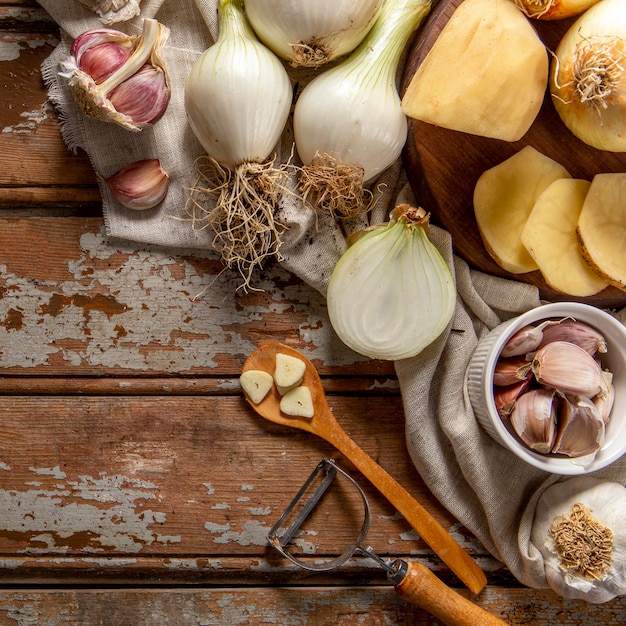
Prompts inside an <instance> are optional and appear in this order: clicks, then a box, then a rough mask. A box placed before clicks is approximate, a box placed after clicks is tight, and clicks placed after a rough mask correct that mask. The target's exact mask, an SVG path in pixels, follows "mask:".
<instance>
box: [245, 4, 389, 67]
mask: <svg viewBox="0 0 626 626" xmlns="http://www.w3.org/2000/svg"><path fill="white" fill-rule="evenodd" d="M382 4H383V0H246V1H245V7H246V14H247V15H248V19H249V20H250V23H251V24H252V27H253V29H254V30H255V32H256V34H257V35H258V37H259V39H260V40H261V41H262V42H263V43H264V44H265V45H266V46H267V47H268V48H270V49H271V50H273V51H274V52H275V53H276V54H278V55H279V56H280V57H282V58H283V59H286V60H288V61H291V63H292V64H293V65H294V66H296V67H297V66H306V67H318V66H319V65H323V64H324V63H328V62H329V61H333V60H334V59H337V58H338V57H340V56H342V55H344V54H347V53H348V52H352V50H354V48H356V47H357V46H358V45H359V43H361V41H362V39H363V38H364V37H365V35H366V34H367V31H368V30H369V29H370V28H371V26H372V24H373V22H374V20H375V18H376V15H377V14H378V11H379V9H380V7H381V6H382ZM307 47H308V49H309V50H310V52H311V53H312V54H311V56H310V57H307V56H306V55H305V54H300V52H301V51H302V52H304V48H307Z"/></svg>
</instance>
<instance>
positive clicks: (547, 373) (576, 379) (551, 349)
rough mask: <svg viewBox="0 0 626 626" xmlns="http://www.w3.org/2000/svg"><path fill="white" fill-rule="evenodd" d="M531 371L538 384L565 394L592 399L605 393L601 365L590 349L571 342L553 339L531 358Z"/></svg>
mask: <svg viewBox="0 0 626 626" xmlns="http://www.w3.org/2000/svg"><path fill="white" fill-rule="evenodd" d="M532 371H533V373H534V375H535V378H536V379H537V381H538V382H539V384H541V385H545V386H547V387H554V388H556V389H558V390H559V391H561V392H562V393H569V394H574V395H580V396H587V397H588V398H593V397H594V396H595V395H597V394H599V393H601V392H606V381H605V380H604V376H603V374H602V369H601V367H600V365H599V364H598V363H597V362H596V360H595V359H594V358H593V357H592V356H591V355H590V354H589V353H588V352H586V351H585V350H583V349H582V348H581V347H579V346H577V345H575V344H573V343H570V342H568V341H552V342H550V343H547V344H546V345H545V346H543V347H541V348H539V350H537V352H536V353H535V355H534V358H533V360H532Z"/></svg>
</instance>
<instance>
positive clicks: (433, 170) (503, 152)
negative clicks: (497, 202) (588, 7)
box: [401, 0, 626, 307]
mask: <svg viewBox="0 0 626 626" xmlns="http://www.w3.org/2000/svg"><path fill="white" fill-rule="evenodd" d="M462 1H463V0H439V3H438V4H437V5H436V6H435V8H434V9H433V11H432V12H431V15H430V16H429V18H428V20H427V21H426V23H425V24H424V27H423V28H422V29H421V31H420V32H419V33H418V35H417V38H416V39H415V41H414V43H413V45H412V48H411V50H410V51H409V55H408V58H407V62H406V65H405V70H404V76H403V80H402V85H401V93H404V91H405V89H406V87H407V85H408V83H409V81H410V80H411V77H412V76H413V74H414V73H415V71H416V69H417V68H418V67H419V65H420V63H421V62H422V61H423V59H424V58H425V56H426V54H427V53H428V51H429V50H430V49H431V47H432V45H433V43H434V42H435V40H436V39H437V37H438V35H439V33H440V32H441V30H442V28H443V27H444V25H445V24H446V22H447V21H448V19H449V18H450V16H451V15H452V13H454V10H455V9H456V8H457V7H458V5H459V4H461V2H462ZM574 21H575V19H573V18H572V19H568V20H560V21H552V22H540V21H537V20H533V22H532V23H533V26H534V27H535V28H536V30H537V32H538V33H539V36H540V37H541V39H542V41H543V42H544V43H545V45H546V46H547V48H548V50H556V46H557V45H558V42H559V41H560V39H561V37H562V35H563V34H564V33H565V31H566V30H567V29H568V28H569V26H571V24H572V23H573V22H574ZM494 80H497V78H495V77H494ZM526 145H532V146H534V147H535V148H536V149H537V150H539V151H540V152H542V153H543V154H545V155H547V156H549V157H551V158H552V159H554V160H555V161H558V162H559V163H561V164H562V165H563V166H564V167H565V168H566V169H567V170H568V171H569V172H570V174H571V175H572V176H573V177H574V178H584V179H587V180H591V178H592V177H593V176H594V175H595V174H597V173H601V172H626V153H611V152H604V151H601V150H596V149H594V148H591V147H589V146H587V145H586V144H585V143H583V142H582V141H580V140H578V139H577V138H576V137H574V135H572V133H571V132H570V131H569V130H568V129H567V127H566V126H565V125H564V124H563V122H561V120H560V118H559V117H558V115H557V113H556V110H555V109H554V107H553V105H552V102H551V101H550V95H549V93H548V92H547V90H546V97H545V99H544V103H543V106H542V108H541V111H540V113H539V115H538V116H537V119H536V120H535V122H534V124H533V126H532V127H531V128H530V130H529V131H528V132H527V133H526V135H525V136H524V137H523V138H522V139H521V140H520V141H517V142H514V143H509V142H505V141H500V140H496V139H487V138H483V137H477V136H474V135H469V134H466V133H460V132H456V131H451V130H447V129H444V128H439V127H437V126H433V125H431V124H427V123H424V122H420V121H417V120H413V119H410V120H409V137H408V140H407V143H406V147H405V151H404V164H405V169H406V172H407V175H408V178H409V181H410V184H411V187H412V189H413V192H414V193H415V195H416V197H417V199H418V201H419V202H420V204H421V205H422V206H423V208H424V209H426V210H427V211H430V212H431V219H432V222H433V224H437V225H439V226H441V227H443V228H445V229H446V230H447V231H448V232H449V233H450V234H451V236H452V241H453V246H454V248H455V251H456V253H457V254H458V255H459V256H460V257H462V258H463V259H465V260H466V261H467V262H468V263H469V264H470V265H471V266H472V267H475V268H477V269H479V270H481V271H483V272H486V273H488V274H492V275H495V276H502V277H505V278H512V279H515V280H519V281H523V282H526V283H530V284H533V285H536V286H537V287H538V288H539V290H540V293H541V295H542V297H543V298H544V299H546V300H555V301H556V300H558V301H563V300H575V301H579V302H587V303H588V304H594V305H596V306H600V307H622V306H626V292H624V291H621V290H620V289H617V288H615V287H608V288H607V289H604V290H603V291H601V292H600V293H598V294H596V295H594V296H591V297H588V298H574V297H572V296H568V295H565V294H562V293H558V292H556V291H555V290H553V289H552V288H550V287H549V286H548V285H547V284H546V282H545V281H544V280H543V277H542V276H541V274H540V273H539V272H530V273H528V274H518V275H513V274H510V273H508V272H506V271H505V270H503V269H502V268H500V267H499V266H498V265H497V264H496V263H495V262H494V260H493V259H492V258H491V256H489V254H488V253H487V251H486V250H485V247H484V245H483V242H482V239H481V237H480V234H479V232H478V227H477V225H476V221H475V219H474V211H473V205H472V197H473V193H474V186H475V185H476V181H477V180H478V177H479V176H480V175H481V174H482V173H483V172H484V171H485V170H486V169H488V168H490V167H493V166H494V165H497V164H498V163H500V162H502V161H504V160H505V159H507V158H509V157H510V156H512V155H513V154H515V153H516V152H517V151H519V150H520V149H521V148H523V147H524V146H526ZM625 202H626V199H625ZM624 262H625V263H626V253H625V256H624Z"/></svg>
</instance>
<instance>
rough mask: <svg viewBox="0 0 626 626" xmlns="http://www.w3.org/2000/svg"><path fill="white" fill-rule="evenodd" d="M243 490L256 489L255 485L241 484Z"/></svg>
mask: <svg viewBox="0 0 626 626" xmlns="http://www.w3.org/2000/svg"><path fill="white" fill-rule="evenodd" d="M241 491H254V485H241Z"/></svg>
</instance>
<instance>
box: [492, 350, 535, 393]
mask: <svg viewBox="0 0 626 626" xmlns="http://www.w3.org/2000/svg"><path fill="white" fill-rule="evenodd" d="M531 375H532V372H531V363H530V361H528V360H527V359H526V358H525V357H523V356H516V357H510V358H508V359H498V361H497V362H496V366H495V369H494V372H493V384H494V385H497V386H499V387H501V386H507V385H513V384H515V383H518V382H519V381H520V380H525V379H526V378H529V377H530V376H531Z"/></svg>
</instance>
